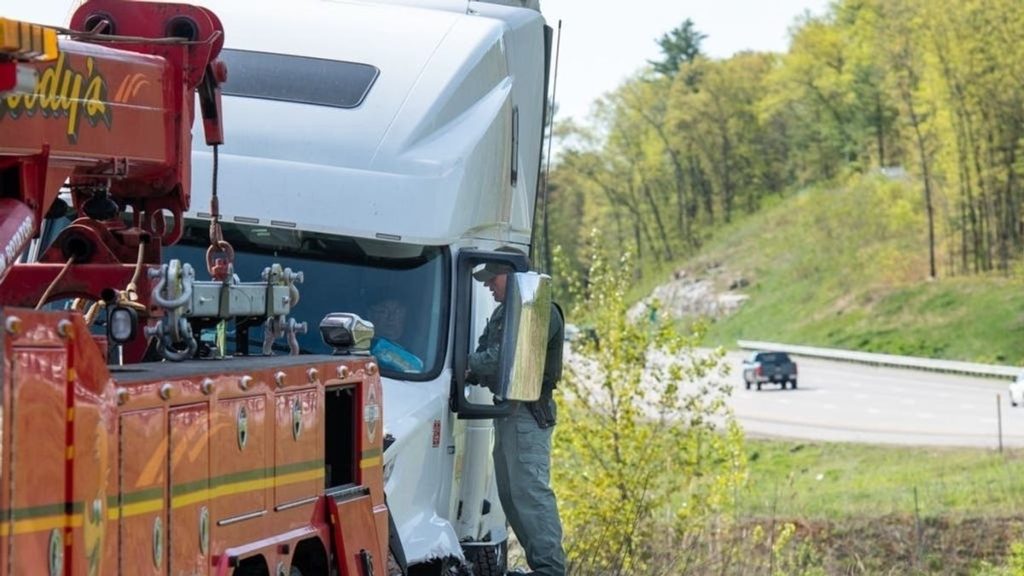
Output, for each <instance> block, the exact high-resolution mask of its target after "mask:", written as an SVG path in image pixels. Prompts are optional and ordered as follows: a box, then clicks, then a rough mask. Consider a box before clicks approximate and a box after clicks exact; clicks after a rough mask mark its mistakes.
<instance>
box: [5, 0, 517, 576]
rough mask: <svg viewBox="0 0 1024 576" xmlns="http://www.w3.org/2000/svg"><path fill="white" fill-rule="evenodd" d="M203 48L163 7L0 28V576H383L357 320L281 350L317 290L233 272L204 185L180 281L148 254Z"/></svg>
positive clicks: (107, 6) (378, 474)
mask: <svg viewBox="0 0 1024 576" xmlns="http://www.w3.org/2000/svg"><path fill="white" fill-rule="evenodd" d="M0 11H2V10H0ZM225 38H226V36H225V31H224V28H223V26H222V24H221V21H220V19H219V18H218V16H217V15H216V14H215V13H214V12H213V11H211V10H209V9H207V8H203V7H199V6H193V5H185V4H172V3H162V2H130V1H124V0H89V1H87V2H85V3H84V4H82V5H81V6H80V7H79V8H78V9H77V10H76V11H75V13H74V15H73V16H72V18H71V21H70V24H69V27H68V28H67V29H62V28H57V27H50V26H44V25H38V24H32V23H28V22H22V21H16V20H11V19H3V18H0V246H2V249H0V346H2V350H3V360H4V361H3V364H2V374H0V537H2V540H0V575H3V576H7V575H22V574H24V575H28V574H31V575H39V574H48V575H49V576H58V575H63V576H68V575H90V576H93V575H107V574H125V575H132V576H136V575H145V574H153V575H157V574H174V575H178V574H208V575H218V576H223V575H228V574H232V575H236V576H253V575H269V574H274V575H275V576H282V575H287V576H302V575H305V576H310V575H323V576H327V575H328V574H330V575H334V574H340V575H344V576H356V575H359V576H372V575H373V574H385V573H395V572H404V571H405V570H406V562H405V560H404V559H402V560H401V561H399V560H398V559H396V558H395V551H396V550H399V554H401V553H400V547H399V548H396V547H395V545H394V535H395V534H396V531H394V530H391V529H389V525H393V518H392V516H391V514H390V513H389V509H388V506H387V504H386V502H385V494H384V488H383V483H384V468H383V465H382V455H383V451H384V445H385V430H384V426H383V422H382V420H383V414H384V411H383V410H384V409H383V406H382V401H383V400H384V393H383V391H382V387H381V372H380V366H379V364H378V361H377V359H376V358H375V357H374V356H372V355H371V354H370V353H369V347H370V342H371V339H372V337H373V327H372V324H370V323H369V322H367V321H365V320H364V319H362V318H361V317H359V316H358V315H356V314H353V313H347V312H338V311H335V310H336V309H332V311H331V312H330V313H327V314H324V315H321V316H319V317H317V318H316V319H314V321H315V320H319V334H317V338H318V339H319V340H320V341H321V343H322V344H323V350H324V351H325V353H322V354H305V353H300V352H303V350H301V345H300V343H299V339H300V338H305V337H306V336H307V335H309V334H310V333H315V332H316V328H311V327H310V321H309V320H305V321H303V320H301V317H300V316H298V314H299V313H300V310H301V306H299V301H300V286H302V285H303V284H304V283H306V284H308V283H314V284H315V283H318V282H330V281H333V280H332V279H330V278H319V279H318V278H316V277H315V276H314V275H310V274H309V273H308V272H306V273H303V271H302V270H301V269H299V268H295V269H292V268H290V267H287V266H282V265H281V264H280V263H276V264H275V263H271V262H270V261H269V259H268V258H267V255H266V254H260V255H259V257H258V258H257V257H256V256H253V257H251V258H250V257H249V256H248V255H246V256H244V257H243V256H242V255H241V254H239V253H236V252H235V249H234V248H233V246H232V244H231V239H232V236H231V234H230V233H229V231H225V230H224V229H222V227H221V225H220V216H219V212H218V198H217V193H216V190H217V188H216V182H214V183H213V184H212V187H211V190H210V191H209V192H208V194H207V196H206V198H207V199H208V200H209V201H210V202H209V206H210V208H209V210H210V212H209V213H208V214H207V219H206V224H207V226H206V228H207V231H208V237H207V240H208V242H207V246H206V247H205V250H203V251H202V252H203V257H202V259H201V263H202V264H201V265H197V268H198V270H197V268H193V266H192V264H190V263H189V262H188V261H186V260H183V259H179V258H170V259H168V258H167V257H168V256H173V255H174V253H173V252H170V251H169V250H170V249H171V248H172V247H173V246H174V244H175V243H176V242H178V241H179V240H182V239H183V238H187V237H188V235H189V234H190V230H189V228H188V226H187V225H186V220H187V218H186V214H187V213H188V211H189V209H190V206H191V199H192V191H193V187H192V185H191V182H192V178H191V176H192V173H191V169H192V161H191V154H192V149H193V141H192V135H191V129H192V125H193V120H194V118H195V116H196V105H197V102H198V109H199V116H200V117H201V118H202V125H203V129H204V134H205V143H206V144H207V145H209V146H211V148H210V150H211V152H210V153H209V156H212V158H213V160H214V161H213V168H212V170H213V171H214V172H216V155H217V152H216V151H217V149H218V147H219V146H220V145H221V144H223V143H224V141H225V135H224V130H223V127H224V125H225V123H224V116H223V107H222V105H221V88H222V86H223V85H224V83H225V80H226V78H227V77H228V74H229V67H227V66H225V63H224V61H223V60H222V59H221V56H222V55H223V54H222V47H223V45H224V41H225ZM209 156H208V157H209ZM236 200H237V201H239V202H242V201H244V199H241V198H232V201H236ZM257 261H258V264H257V263H256V262H257ZM250 266H256V267H257V268H258V269H260V272H258V274H259V276H260V278H261V279H260V280H256V281H242V280H241V278H240V276H239V272H240V271H241V270H242V269H243V268H246V267H250ZM204 273H205V274H208V276H209V279H208V280H201V279H199V276H201V275H203V274H204ZM523 279H524V281H527V280H529V276H528V275H523ZM510 308H512V309H513V310H512V311H510V312H509V314H510V315H512V316H510V318H511V320H512V323H513V324H516V323H517V322H519V321H520V320H522V321H523V322H525V323H526V324H529V321H530V314H531V313H532V311H531V310H532V309H531V308H530V307H529V306H522V307H517V306H511V307H510ZM516 314H521V316H515V315H516ZM254 337H255V340H254ZM512 348H514V345H513V346H512ZM511 357H512V354H511V353H510V355H509V358H511ZM531 375H532V373H530V372H529V371H523V370H519V371H518V372H515V370H512V368H511V367H510V369H509V373H508V375H507V377H506V378H505V380H504V384H503V385H504V386H505V387H506V388H507V389H508V390H509V391H510V392H509V397H515V395H516V392H515V388H516V384H515V382H516V381H517V378H518V379H522V378H524V377H526V376H531Z"/></svg>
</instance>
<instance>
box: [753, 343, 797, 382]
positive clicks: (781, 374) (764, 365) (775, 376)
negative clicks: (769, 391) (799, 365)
mask: <svg viewBox="0 0 1024 576" xmlns="http://www.w3.org/2000/svg"><path fill="white" fill-rule="evenodd" d="M796 374H797V371H796V363H795V362H793V361H792V360H790V358H789V355H788V354H786V353H785V352H754V353H753V354H751V355H750V357H749V358H747V359H746V360H744V361H743V381H744V383H745V384H746V385H747V390H750V387H751V386H757V389H758V390H760V389H761V385H762V384H779V385H780V386H781V387H782V389H783V390H785V389H786V384H790V385H791V387H792V388H796Z"/></svg>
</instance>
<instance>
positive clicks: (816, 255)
mask: <svg viewBox="0 0 1024 576" xmlns="http://www.w3.org/2000/svg"><path fill="white" fill-rule="evenodd" d="M921 204H922V201H921V194H920V191H918V190H915V189H913V188H912V186H911V185H910V184H909V183H906V182H902V181H894V180H888V179H885V178H882V177H869V178H864V179H861V180H858V181H856V182H854V183H852V184H851V185H848V186H846V187H844V188H842V189H832V190H824V189H817V190H807V191H805V192H802V193H800V194H799V195H796V196H793V197H789V198H786V199H783V200H779V201H777V203H775V204H774V205H772V206H768V207H766V208H765V209H764V210H761V211H760V212H758V213H757V214H755V215H753V216H751V217H749V218H746V219H744V220H742V221H738V222H734V223H733V224H732V225H729V226H726V227H723V228H722V229H720V230H719V231H718V232H717V233H716V235H715V237H714V238H713V239H712V240H711V241H710V242H709V243H708V244H707V245H706V247H705V249H704V250H702V252H701V254H700V255H699V256H698V257H697V258H695V259H694V260H693V261H691V262H688V263H686V264H685V267H686V268H687V269H689V270H693V271H694V272H696V273H697V274H700V272H701V270H706V269H708V268H710V267H713V266H715V265H718V264H721V265H723V266H724V267H725V268H727V269H728V270H729V274H730V275H731V277H733V278H736V277H741V278H743V279H745V280H747V281H748V282H749V285H748V286H746V287H745V288H743V289H742V291H743V292H745V293H747V294H749V296H750V300H749V301H748V302H747V303H746V304H745V305H744V306H743V307H742V308H741V309H740V311H739V312H738V313H736V314H734V315H733V316H730V317H727V318H725V319H722V320H719V321H718V322H716V323H715V324H714V325H713V326H712V327H711V332H710V335H709V338H710V341H711V342H712V343H715V344H722V345H726V346H733V345H735V342H736V340H737V339H750V340H768V341H774V342H785V343H792V344H805V345H812V346H826V347H837V348H846V349H854V350H863V351H870V352H883V353H890V354H903V355H912V356H926V357H933V358H944V359H950V360H966V361H977V362H991V363H1000V364H1016V365H1024V270H1021V269H1020V268H1017V269H1016V270H1015V271H1013V272H1012V273H1011V274H1009V275H989V276H970V277H968V276H959V277H954V276H951V275H950V272H949V271H950V269H951V267H952V266H951V262H950V258H951V256H950V254H951V249H952V248H955V244H956V242H958V237H957V236H956V235H955V234H954V233H952V232H951V231H949V230H948V229H946V228H945V226H944V224H943V222H945V221H946V218H945V217H944V216H943V215H944V214H946V213H948V211H949V210H951V209H954V207H949V206H938V207H937V208H936V212H937V216H936V222H937V226H936V236H937V238H938V239H939V250H938V260H939V261H938V267H939V274H938V276H939V278H938V280H935V281H931V280H929V279H928V243H927V222H926V220H925V218H924V215H923V210H922V208H921Z"/></svg>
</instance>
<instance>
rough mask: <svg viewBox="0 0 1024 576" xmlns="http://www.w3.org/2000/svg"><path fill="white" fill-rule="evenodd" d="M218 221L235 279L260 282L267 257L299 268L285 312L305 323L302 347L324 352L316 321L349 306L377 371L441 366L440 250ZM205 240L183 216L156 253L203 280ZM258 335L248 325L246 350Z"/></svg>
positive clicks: (400, 372)
mask: <svg viewBox="0 0 1024 576" xmlns="http://www.w3.org/2000/svg"><path fill="white" fill-rule="evenodd" d="M222 227H223V232H224V239H225V240H227V241H228V242H230V243H231V246H232V247H233V248H234V250H235V262H234V270H235V273H236V274H237V275H238V276H239V279H240V280H241V281H242V282H258V281H260V280H261V276H260V275H261V273H262V271H263V269H264V268H266V267H267V266H269V265H270V264H272V263H278V264H280V265H281V266H282V267H286V268H291V269H292V271H294V272H302V273H303V275H304V277H305V278H304V282H303V283H302V284H300V285H298V289H299V293H300V299H299V303H298V305H297V306H296V307H295V308H294V309H293V310H292V313H291V316H292V317H294V318H295V319H296V320H298V321H305V322H308V325H309V330H308V333H307V334H304V335H299V337H298V340H299V345H300V346H301V348H302V350H303V352H310V353H324V354H326V353H330V352H331V350H330V348H329V347H328V346H327V345H326V344H324V343H323V341H322V340H321V339H320V332H319V329H318V326H319V324H320V320H321V319H322V318H323V317H324V316H326V315H327V314H329V313H331V312H353V313H355V314H358V315H359V316H361V317H362V318H364V319H367V320H370V321H371V322H373V323H374V333H375V335H374V342H373V348H372V352H373V353H374V355H375V356H377V358H378V361H379V362H378V363H379V365H380V368H381V373H382V374H383V375H385V376H390V377H392V378H400V379H406V380H426V379H430V378H433V377H435V376H436V375H437V372H439V371H440V367H441V365H442V363H443V359H444V350H445V343H446V336H447V332H448V306H447V302H448V298H447V296H446V294H447V292H448V289H449V288H448V284H449V282H448V276H449V274H448V272H447V269H448V264H447V262H448V256H447V252H445V251H444V249H442V248H440V247H437V246H417V245H409V244H397V243H393V242H383V241H377V240H363V239H353V238H348V237H343V236H336V235H329V234H320V233H315V232H307V231H301V230H289V229H285V228H272V227H267V226H260V225H243V224H234V223H223V224H222ZM209 244H210V240H209V223H208V222H207V221H198V220H195V221H189V222H188V223H187V225H186V227H185V234H184V236H183V237H182V239H181V241H180V242H178V243H177V244H175V245H174V246H171V247H169V248H166V249H165V251H164V258H163V259H164V261H165V262H166V261H169V260H170V259H172V258H177V259H179V260H181V261H183V262H188V263H190V264H191V265H192V267H193V268H195V271H196V278H197V279H199V280H205V279H208V278H209V275H208V273H207V272H206V259H205V258H206V248H207V247H208V246H209ZM232 337H233V335H231V334H230V333H229V340H230V339H231V338H232ZM262 339H263V332H262V329H258V328H253V329H251V330H250V331H249V340H250V349H251V350H252V352H253V353H258V351H259V349H260V345H261V344H262V341H263V340H262Z"/></svg>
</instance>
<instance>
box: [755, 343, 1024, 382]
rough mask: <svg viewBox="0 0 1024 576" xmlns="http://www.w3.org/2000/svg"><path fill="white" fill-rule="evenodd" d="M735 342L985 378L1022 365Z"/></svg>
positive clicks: (811, 355)
mask: <svg viewBox="0 0 1024 576" xmlns="http://www.w3.org/2000/svg"><path fill="white" fill-rule="evenodd" d="M736 345H737V346H739V347H740V348H743V349H746V350H765V351H769V352H786V353H787V354H792V355H794V356H805V357H808V358H823V359H827V360H841V361H844V362H854V363H857V364H868V365H872V366H887V367H892V368H913V369H916V370H928V371H932V372H947V373H951V374H967V375H971V376H985V377H988V378H1005V379H1013V378H1014V377H1015V376H1016V375H1017V374H1019V373H1020V372H1021V370H1022V368H1019V367H1016V366H1004V365H999V364H979V363H975V362H957V361H954V360H935V359H934V358H921V357H918V356H896V355H893V354H875V353H873V352H856V351H853V350H841V349H839V348H815V347H813V346H798V345H795V344H779V343H776V342H759V341H757V340H737V341H736Z"/></svg>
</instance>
